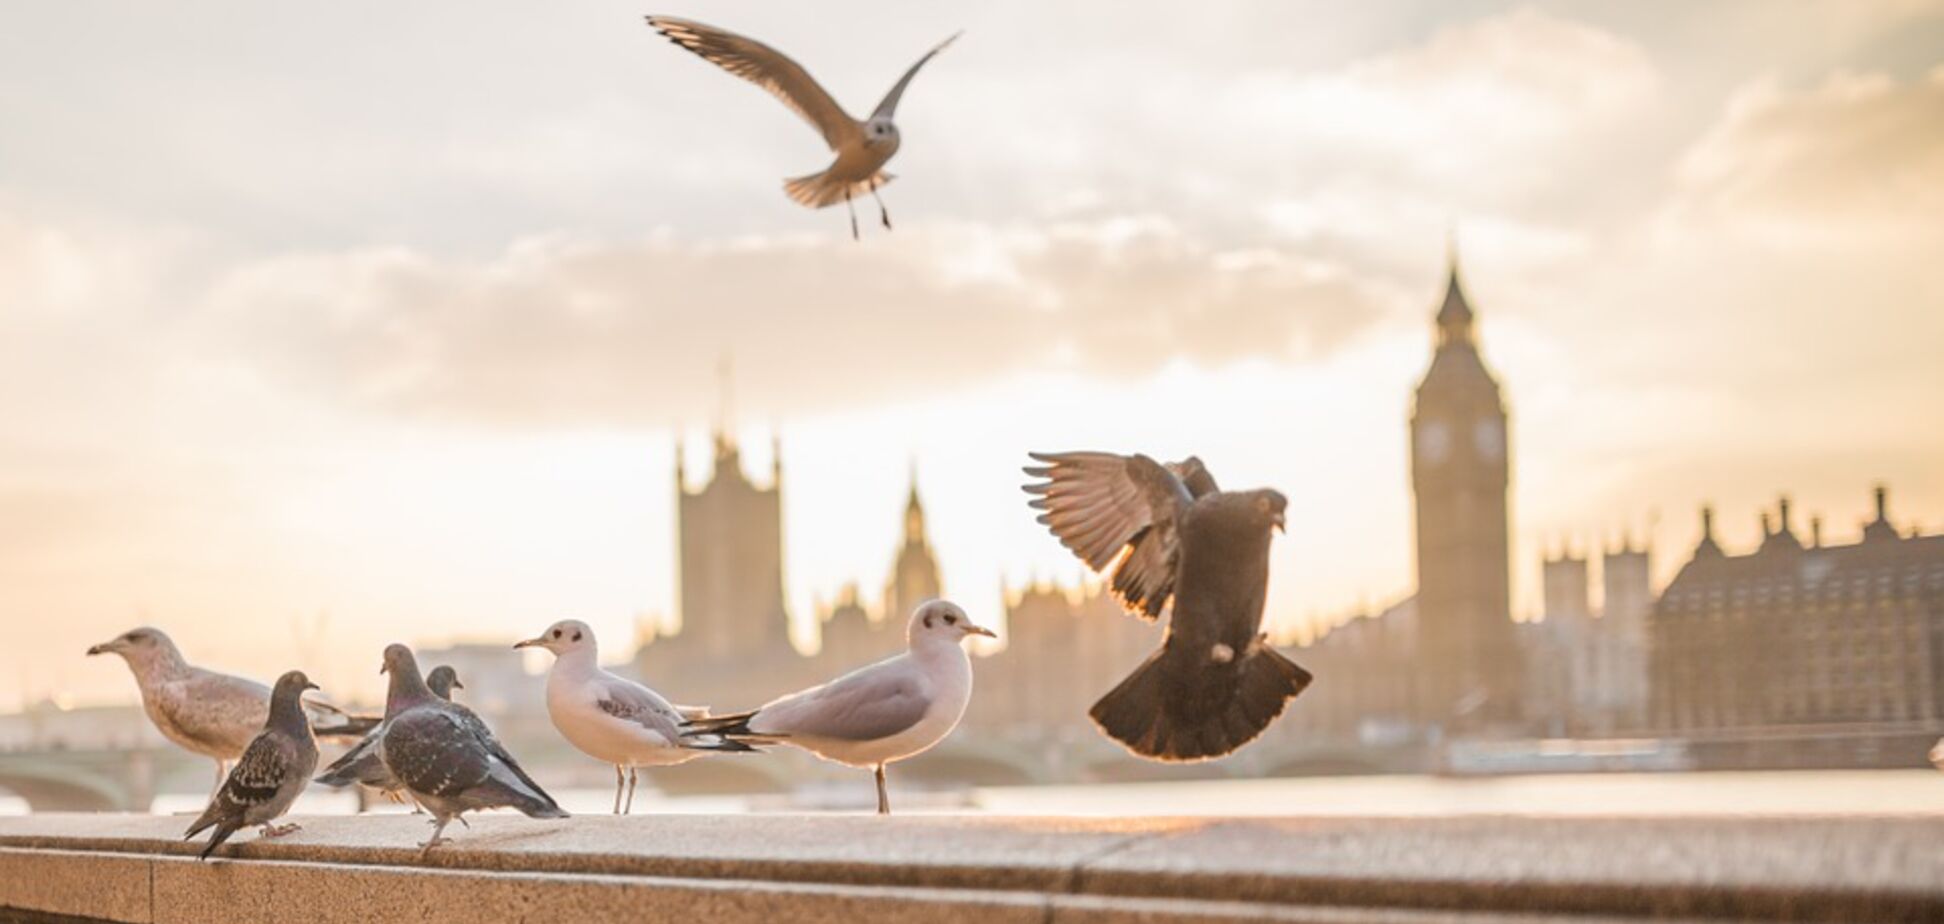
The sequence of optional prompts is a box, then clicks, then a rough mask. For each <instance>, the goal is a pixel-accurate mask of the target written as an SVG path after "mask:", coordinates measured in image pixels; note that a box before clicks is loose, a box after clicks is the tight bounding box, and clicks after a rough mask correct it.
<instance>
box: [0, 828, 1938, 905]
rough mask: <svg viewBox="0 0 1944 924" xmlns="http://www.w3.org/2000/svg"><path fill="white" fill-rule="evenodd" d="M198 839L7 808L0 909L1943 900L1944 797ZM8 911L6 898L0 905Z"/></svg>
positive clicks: (343, 831)
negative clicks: (1697, 811)
mask: <svg viewBox="0 0 1944 924" xmlns="http://www.w3.org/2000/svg"><path fill="white" fill-rule="evenodd" d="M302 821H303V823H304V825H305V830H303V831H301V832H299V833H297V834H294V835H291V836H289V837H287V838H283V839H280V840H276V841H270V842H263V843H258V842H255V840H254V835H253V833H248V832H246V833H243V834H239V835H238V836H237V839H236V841H233V842H232V846H228V847H225V848H224V850H223V852H222V853H221V854H220V855H219V856H220V857H221V859H217V860H212V861H211V862H209V863H197V862H195V860H194V854H195V852H196V850H197V849H198V845H196V844H192V843H184V842H182V841H180V840H179V837H178V835H179V833H180V831H181V829H182V828H183V827H184V826H185V825H186V824H187V823H188V819H187V818H186V817H170V818H156V817H149V816H128V815H38V816H28V817H24V818H11V819H0V908H12V909H17V910H20V911H26V912H33V913H39V914H47V915H70V916H79V917H87V918H95V919H101V920H115V921H130V922H141V924H164V922H174V921H215V920H265V919H267V918H271V917H275V916H277V915H275V914H273V913H272V912H273V910H274V909H290V908H295V909H299V910H301V911H302V913H303V915H304V917H305V918H306V919H308V920H317V921H335V920H347V921H349V920H372V919H386V918H399V919H410V920H422V921H432V922H437V921H462V920H463V921H466V922H469V924H470V922H476V921H478V920H481V919H482V917H481V915H482V914H484V915H485V919H511V920H521V919H526V920H546V919H559V920H578V921H604V920H623V919H635V918H640V917H642V916H653V915H655V914H656V913H668V914H675V913H680V914H681V915H683V916H684V917H688V916H691V915H695V916H700V915H706V916H707V917H706V919H708V920H710V921H712V922H718V921H720V922H736V921H770V920H777V919H778V916H779V914H780V913H783V912H787V915H785V916H786V917H787V918H789V919H793V920H822V919H828V920H840V919H841V920H856V919H860V918H865V919H909V918H911V917H915V916H917V915H918V914H920V913H922V914H923V915H925V916H926V917H928V918H930V919H933V920H935V921H936V922H938V924H947V922H952V921H971V920H978V921H1010V920H1032V921H1046V920H1072V921H1090V920H1109V919H1124V918H1125V917H1127V916H1138V917H1140V918H1142V919H1146V920H1156V921H1192V920H1234V919H1238V918H1245V919H1246V918H1254V919H1264V918H1270V919H1283V920H1297V921H1318V922H1323V921H1328V922H1342V924H1362V922H1370V921H1380V920H1381V921H1410V922H1417V921H1423V922H1430V921H1465V922H1487V921H1493V922H1496V921H1511V920H1520V921H1532V920H1576V921H1586V920H1602V919H1609V920H1621V919H1630V918H1631V919H1638V918H1640V917H1650V916H1651V917H1655V918H1658V919H1668V918H1687V919H1714V920H1720V919H1736V920H1749V919H1768V920H1826V921H1836V920H1871V921H1935V920H1944V876H1940V874H1939V871H1940V870H1944V818H1935V817H1933V818H1902V817H1897V818H1891V817H1885V818H1826V819H1825V818H1789V819H1780V818H1732V819H1720V818H1713V819H1673V818H1667V819H1638V818H1629V819H1618V818H1592V819H1558V818H1519V817H1469V818H1436V819H1395V818H1390V819H1359V818H1285V819H1247V820H1242V819H1205V818H1199V819H1171V818H1141V819H1103V818H1067V819H1057V818H994V817H983V816H900V817H893V818H888V819H884V818H876V817H870V816H836V815H820V816H804V815H760V816H720V817H708V816H634V817H631V818H614V817H610V816H589V817H580V818H574V819H567V820H564V821H553V822H541V821H532V820H528V819H525V818H520V817H518V816H510V815H488V816H484V817H481V818H479V819H477V820H476V821H474V823H473V828H472V829H471V830H470V831H468V830H465V829H458V830H456V831H455V832H451V833H454V834H455V835H456V838H457V840H456V842H455V843H454V844H452V845H450V846H449V847H444V848H440V849H439V850H437V851H434V852H433V854H432V856H431V857H429V858H428V859H427V860H426V861H424V862H423V863H421V862H420V861H419V860H418V858H417V851H416V849H415V848H414V847H413V844H415V843H416V842H417V841H418V840H420V839H422V838H423V837H424V835H425V833H426V827H425V825H424V823H423V820H422V819H418V818H412V817H409V816H399V815H380V816H364V817H327V818H308V819H302ZM0 918H4V913H3V912H0Z"/></svg>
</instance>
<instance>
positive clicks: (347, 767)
mask: <svg viewBox="0 0 1944 924" xmlns="http://www.w3.org/2000/svg"><path fill="white" fill-rule="evenodd" d="M425 686H426V688H427V689H430V690H431V691H432V693H433V695H435V696H437V697H438V698H440V699H443V700H448V701H450V700H451V699H452V691H453V690H455V689H458V690H463V689H465V688H466V685H465V684H463V683H460V682H459V672H457V671H455V670H453V669H452V668H451V667H449V666H447V665H444V664H441V665H439V666H438V667H435V668H433V669H432V673H430V674H427V675H426V677H425ZM384 731H385V727H384V723H383V722H380V723H379V725H378V727H377V728H374V729H372V730H371V734H369V735H366V736H364V738H363V740H361V741H359V742H358V743H357V745H356V746H354V747H352V748H351V750H349V751H346V752H344V755H343V756H342V757H339V758H338V759H337V760H334V761H332V762H331V765H330V766H328V767H325V768H324V773H323V774H322V775H320V776H318V778H317V782H319V783H323V784H324V785H326V786H337V787H343V786H350V785H352V784H354V783H355V784H357V785H359V786H363V787H366V788H367V789H372V790H376V791H377V792H378V793H379V794H380V795H383V796H385V797H386V798H389V799H391V800H393V801H395V802H402V801H404V800H405V795H404V791H405V785H404V784H403V783H400V782H399V781H398V780H397V778H395V777H393V776H392V775H391V770H389V769H387V768H386V767H385V762H384V761H383V760H382V759H380V758H379V756H378V739H379V737H380V736H382V735H383V734H384ZM417 811H418V810H417V809H415V810H414V812H415V813H416V812H417Z"/></svg>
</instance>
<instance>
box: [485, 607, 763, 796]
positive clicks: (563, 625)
mask: <svg viewBox="0 0 1944 924" xmlns="http://www.w3.org/2000/svg"><path fill="white" fill-rule="evenodd" d="M513 647H515V648H545V649H547V650H548V651H551V652H553V653H554V663H553V667H551V668H549V669H548V671H547V716H548V717H549V718H551V719H553V724H554V727H555V728H558V729H560V734H561V735H562V736H564V737H565V738H566V739H567V740H568V742H569V743H571V744H573V746H574V747H577V748H580V749H581V752H582V753H584V754H586V755H587V756H589V757H592V758H594V759H596V760H600V761H604V762H606V763H609V764H612V765H614V814H616V815H621V814H626V813H628V812H632V811H634V794H635V772H636V770H637V769H638V768H640V767H667V766H673V765H675V764H679V763H684V762H686V761H690V760H693V759H695V758H697V757H700V756H702V755H703V754H704V753H706V752H708V751H754V750H756V749H755V748H753V747H750V746H749V745H747V744H744V743H743V742H740V741H731V740H729V739H726V738H723V737H721V736H717V735H710V736H698V737H683V735H682V721H683V720H684V719H693V718H701V717H702V716H703V715H704V714H706V711H705V710H698V711H694V712H692V713H691V714H689V715H684V714H683V713H682V710H681V707H678V706H675V705H673V704H671V703H670V702H669V701H668V700H666V699H663V698H662V695H661V694H660V693H656V692H655V691H653V690H650V689H648V688H647V687H645V686H642V685H641V684H638V683H636V682H634V681H632V680H629V679H627V678H626V677H617V676H615V675H613V674H610V673H608V672H607V671H604V670H602V669H601V650H600V646H599V644H598V643H597V642H596V641H595V640H594V630H593V629H592V628H591V627H589V626H588V625H587V623H584V622H581V621H580V620H578V619H567V620H562V621H560V622H557V623H554V624H553V625H551V626H548V627H547V631H545V632H542V633H540V634H539V635H538V636H536V637H534V638H530V639H527V640H526V641H523V642H519V643H517V644H515V645H514V646H513ZM623 770H625V771H626V774H625V781H626V783H627V790H628V802H627V807H626V808H625V809H624V808H623V807H622V804H621V789H622V783H623V780H624V775H623Z"/></svg>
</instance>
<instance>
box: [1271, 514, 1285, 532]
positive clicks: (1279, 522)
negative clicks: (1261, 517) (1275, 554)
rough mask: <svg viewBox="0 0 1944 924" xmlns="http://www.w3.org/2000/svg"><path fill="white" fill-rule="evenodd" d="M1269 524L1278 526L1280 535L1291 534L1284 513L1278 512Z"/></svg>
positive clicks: (1277, 529)
mask: <svg viewBox="0 0 1944 924" xmlns="http://www.w3.org/2000/svg"><path fill="white" fill-rule="evenodd" d="M1269 522H1271V523H1274V524H1276V532H1279V533H1287V532H1289V527H1288V525H1287V524H1288V522H1289V520H1288V518H1287V517H1285V516H1283V513H1282V511H1280V510H1278V511H1276V515H1275V516H1274V517H1271V518H1270V519H1269Z"/></svg>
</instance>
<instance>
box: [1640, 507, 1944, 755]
mask: <svg viewBox="0 0 1944 924" xmlns="http://www.w3.org/2000/svg"><path fill="white" fill-rule="evenodd" d="M1702 524H1703V526H1702V536H1701V541H1700V543H1699V544H1698V545H1697V546H1696V547H1695V550H1694V555H1693V557H1692V558H1691V559H1690V560H1689V561H1688V562H1687V564H1685V565H1683V566H1682V567H1681V570H1680V573H1679V574H1678V575H1676V576H1675V578H1674V580H1673V582H1672V583H1670V584H1669V585H1668V587H1667V589H1666V591H1665V592H1664V593H1662V594H1661V597H1660V600H1659V601H1658V602H1657V603H1656V604H1655V605H1654V607H1653V611H1652V617H1651V619H1650V621H1649V630H1648V631H1649V636H1650V639H1651V648H1652V660H1651V668H1650V672H1651V679H1652V697H1651V698H1652V719H1653V721H1654V723H1655V724H1656V725H1657V726H1658V727H1660V728H1662V729H1664V730H1666V731H1667V732H1669V733H1672V734H1676V735H1684V736H1710V735H1721V734H1724V733H1738V732H1739V733H1746V732H1763V731H1775V730H1788V729H1795V730H1803V729H1811V728H1826V729H1836V728H1841V727H1845V726H1858V725H1872V726H1882V727H1896V726H1902V727H1911V728H1917V729H1933V731H1930V732H1928V733H1929V734H1935V733H1936V732H1935V731H1934V729H1935V728H1936V727H1937V725H1938V723H1939V721H1940V719H1944V535H1930V536H1925V535H1920V534H1917V533H1916V532H1915V531H1914V530H1913V531H1911V532H1910V533H1908V534H1905V533H1903V532H1900V531H1899V530H1898V529H1897V527H1896V526H1895V525H1894V524H1893V523H1892V522H1891V520H1890V515H1889V505H1888V497H1887V493H1886V492H1885V491H1884V490H1883V489H1882V488H1879V489H1877V492H1876V517H1875V518H1874V519H1873V520H1871V521H1869V522H1868V523H1866V524H1864V526H1863V531H1862V536H1861V537H1860V539H1859V540H1858V541H1856V542H1854V543H1850V544H1847V545H1824V544H1823V542H1822V538H1821V533H1822V529H1821V525H1820V523H1817V524H1815V525H1814V526H1812V528H1811V533H1810V541H1809V542H1808V543H1804V542H1803V541H1802V540H1801V538H1799V537H1798V536H1797V535H1796V533H1795V530H1794V527H1793V524H1792V523H1791V522H1790V511H1789V504H1788V501H1787V500H1786V499H1785V500H1783V501H1782V502H1781V503H1780V504H1779V505H1778V509H1777V511H1776V517H1775V518H1774V519H1773V520H1772V519H1771V518H1770V516H1769V514H1767V513H1764V514H1763V515H1762V525H1763V530H1762V532H1763V536H1764V538H1763V540H1762V543H1761V545H1760V546H1759V547H1757V548H1756V549H1755V550H1754V551H1752V552H1747V553H1744V554H1740V555H1734V554H1729V553H1728V552H1726V551H1725V550H1723V549H1722V548H1721V546H1720V545H1719V544H1718V543H1717V542H1716V541H1715V538H1714V528H1713V513H1712V511H1706V510H1704V511H1703V514H1702Z"/></svg>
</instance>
